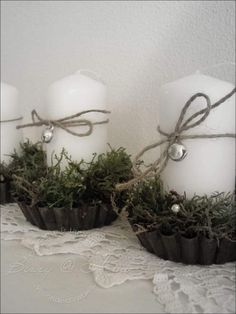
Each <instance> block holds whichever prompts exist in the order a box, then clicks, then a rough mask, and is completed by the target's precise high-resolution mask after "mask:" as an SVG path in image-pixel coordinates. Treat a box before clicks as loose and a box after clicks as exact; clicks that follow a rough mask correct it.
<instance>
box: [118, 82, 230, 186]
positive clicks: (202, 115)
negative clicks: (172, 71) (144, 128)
mask: <svg viewBox="0 0 236 314" xmlns="http://www.w3.org/2000/svg"><path fill="white" fill-rule="evenodd" d="M235 92H236V88H234V89H233V90H232V91H231V92H230V93H228V94H227V95H225V96H224V97H223V98H221V99H220V100H218V101H217V102H216V103H215V104H213V105H211V101H210V98H209V97H208V96H207V95H206V94H203V93H197V94H195V95H193V96H192V97H191V98H190V99H189V100H188V101H187V102H186V104H185V105H184V107H183V108H182V110H181V113H180V116H179V119H178V121H177V123H176V126H175V129H174V131H173V132H172V133H167V132H164V131H162V130H161V128H160V126H158V127H157V131H158V132H159V134H161V135H162V136H164V138H163V139H162V140H160V141H158V142H156V143H154V144H151V145H148V146H146V147H144V148H143V149H142V150H141V151H140V153H138V154H137V156H136V157H135V158H134V161H133V173H134V178H133V179H131V180H130V181H128V182H125V183H120V184H117V185H116V190H117V191H122V190H126V189H129V188H131V187H132V186H133V185H134V184H136V183H137V182H139V181H140V180H142V179H144V178H146V177H148V176H151V175H155V176H159V175H160V174H161V172H162V171H163V170H164V169H165V167H166V166H167V164H168V161H169V156H168V150H169V148H170V146H171V145H172V144H174V143H178V142H181V140H186V139H199V138H202V139H209V138H236V134H235V133H223V134H193V135H186V134H183V132H185V131H187V130H189V129H192V128H195V127H196V126H198V125H200V124H201V123H202V122H203V121H205V120H206V119H207V117H208V116H209V114H210V112H211V110H212V109H215V108H217V107H218V106H220V105H221V104H223V103H224V102H225V101H226V100H227V99H229V98H230V97H231V96H232V95H233V94H235ZM199 97H203V98H204V99H205V100H206V108H205V109H202V110H200V111H197V112H196V113H194V114H193V115H191V116H190V117H189V118H188V119H186V121H184V118H185V115H186V113H187V111H188V109H189V107H190V105H191V104H192V103H193V101H194V100H195V99H197V98H199ZM196 118H198V119H197V120H196V121H195V122H193V120H194V119H196ZM163 144H167V145H166V147H165V149H164V150H163V152H162V153H161V155H160V157H159V158H158V159H157V160H156V161H155V162H154V163H152V164H151V165H150V166H148V167H147V169H146V170H145V171H144V172H141V170H140V169H139V167H138V164H140V162H139V160H140V157H141V156H143V155H144V153H146V152H147V151H149V150H152V149H154V148H156V147H158V146H161V145H163Z"/></svg>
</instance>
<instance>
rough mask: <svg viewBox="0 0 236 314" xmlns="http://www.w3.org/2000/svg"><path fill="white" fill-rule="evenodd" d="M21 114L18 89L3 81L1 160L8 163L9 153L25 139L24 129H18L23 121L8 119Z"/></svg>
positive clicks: (16, 117) (18, 116)
mask: <svg viewBox="0 0 236 314" xmlns="http://www.w3.org/2000/svg"><path fill="white" fill-rule="evenodd" d="M20 116H21V114H20V108H19V104H18V91H17V89H16V88H15V87H14V86H11V85H9V84H6V83H4V82H1V119H0V120H1V122H0V125H1V162H5V163H8V162H9V161H10V156H9V155H10V154H12V153H13V152H14V149H16V150H17V149H18V148H19V143H20V142H21V141H22V140H23V135H22V130H17V129H16V126H17V125H19V124H20V123H21V121H20V120H18V121H9V122H7V120H12V119H13V120H14V119H18V118H20Z"/></svg>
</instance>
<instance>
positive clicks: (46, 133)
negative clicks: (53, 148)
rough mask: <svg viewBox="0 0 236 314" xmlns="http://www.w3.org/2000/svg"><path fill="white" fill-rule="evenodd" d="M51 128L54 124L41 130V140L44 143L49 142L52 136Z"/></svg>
mask: <svg viewBox="0 0 236 314" xmlns="http://www.w3.org/2000/svg"><path fill="white" fill-rule="evenodd" d="M53 130H54V126H53V125H51V126H50V127H48V128H47V129H46V130H44V131H43V133H42V141H43V142H44V143H50V142H51V140H52V138H53Z"/></svg>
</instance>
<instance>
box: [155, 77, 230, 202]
mask: <svg viewBox="0 0 236 314" xmlns="http://www.w3.org/2000/svg"><path fill="white" fill-rule="evenodd" d="M233 88H234V86H233V85H232V84H231V83H229V82H224V81H221V80H219V79H216V78H213V77H209V76H206V75H202V74H200V73H196V74H194V75H191V76H188V77H184V78H181V79H179V80H177V81H175V82H172V83H169V84H166V85H164V86H163V87H162V88H161V90H160V95H159V107H160V126H161V129H162V130H163V131H166V132H173V131H174V128H175V125H176V122H177V120H178V118H179V115H180V112H181V109H182V108H183V106H184V105H185V103H186V101H187V100H188V99H189V98H190V97H191V96H193V95H194V94H196V93H198V92H202V93H205V94H207V95H208V96H209V97H210V100H211V104H213V103H215V102H216V101H218V100H219V99H221V98H222V97H223V96H225V95H226V94H227V93H229V92H230V91H231V90H232V89H233ZM203 108H206V101H205V100H204V99H203V98H202V97H201V98H198V99H196V100H195V101H194V102H193V103H192V105H191V106H190V108H189V110H188V112H187V114H186V117H189V116H190V115H192V114H193V113H195V112H197V111H199V110H201V109H203ZM227 132H228V133H235V96H232V97H231V98H230V99H228V100H227V101H226V102H225V103H223V104H222V105H220V106H219V107H217V108H216V109H212V111H211V112H210V115H209V116H208V117H207V119H206V120H205V121H204V122H203V123H202V124H200V125H199V126H197V127H195V128H193V129H190V130H188V131H186V133H185V134H214V133H227ZM183 144H184V145H185V147H186V148H187V152H188V155H187V157H185V159H184V160H182V161H178V162H175V161H172V160H169V162H168V164H167V167H166V168H165V170H164V172H163V173H162V178H163V181H164V184H165V186H166V188H167V189H168V190H170V189H174V190H176V191H177V192H178V193H183V192H186V193H187V196H188V197H190V196H192V195H194V194H198V195H203V194H207V195H210V194H211V193H212V192H215V191H219V192H233V191H234V186H235V140H234V139H233V138H216V139H189V140H185V141H184V142H183Z"/></svg>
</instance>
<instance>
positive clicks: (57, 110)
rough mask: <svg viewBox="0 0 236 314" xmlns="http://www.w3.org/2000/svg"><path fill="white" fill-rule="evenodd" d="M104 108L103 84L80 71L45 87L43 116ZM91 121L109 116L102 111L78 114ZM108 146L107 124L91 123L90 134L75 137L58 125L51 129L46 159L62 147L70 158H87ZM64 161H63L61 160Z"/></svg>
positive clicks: (77, 128)
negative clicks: (52, 131) (92, 124)
mask: <svg viewBox="0 0 236 314" xmlns="http://www.w3.org/2000/svg"><path fill="white" fill-rule="evenodd" d="M91 109H99V110H105V109H106V86H105V85H104V83H102V82H101V81H100V80H97V79H93V78H91V77H89V76H87V75H85V74H83V73H81V72H80V71H78V72H76V73H75V74H73V75H70V76H68V77H65V78H63V79H61V80H59V81H56V82H54V83H53V84H52V85H51V86H50V87H49V89H48V94H47V107H46V117H47V118H48V119H52V120H55V119H59V118H63V117H66V116H69V115H72V114H76V113H78V112H81V111H84V110H91ZM80 118H81V119H88V120H90V121H91V122H98V121H102V120H106V119H107V118H109V117H108V116H107V115H106V114H103V113H88V114H86V115H83V116H81V117H80ZM71 130H72V131H74V132H78V133H81V132H86V131H87V130H88V127H86V126H83V127H73V128H71ZM106 146H107V124H101V125H94V128H93V132H92V134H91V135H89V136H85V137H77V136H74V135H72V134H69V133H67V132H66V131H65V130H62V129H60V128H55V129H54V135H53V138H52V140H51V142H50V143H48V144H46V150H47V156H48V163H49V164H50V163H51V156H52V154H53V153H55V154H57V155H59V154H60V152H61V151H62V149H63V148H65V150H66V151H67V152H68V153H69V155H70V156H71V157H72V159H73V160H81V159H82V158H83V159H84V160H85V161H90V160H91V159H92V157H93V153H98V154H100V153H103V152H105V151H106ZM64 165H65V163H64Z"/></svg>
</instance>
